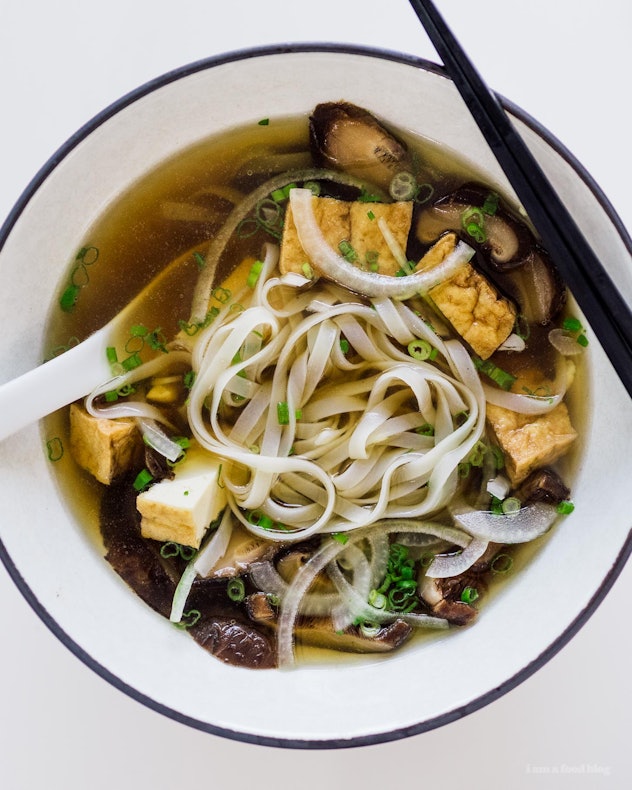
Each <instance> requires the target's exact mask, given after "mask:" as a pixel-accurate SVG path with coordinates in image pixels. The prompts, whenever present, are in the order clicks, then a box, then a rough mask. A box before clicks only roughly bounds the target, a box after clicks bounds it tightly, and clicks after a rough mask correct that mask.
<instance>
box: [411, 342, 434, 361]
mask: <svg viewBox="0 0 632 790" xmlns="http://www.w3.org/2000/svg"><path fill="white" fill-rule="evenodd" d="M433 350H434V351H436V349H433V347H432V346H431V345H430V343H429V342H428V341H427V340H420V339H417V340H412V341H411V342H410V343H409V344H408V353H409V354H410V356H411V357H412V358H413V359H416V360H418V361H419V362H423V361H424V360H426V359H431V358H432V356H431V355H432V352H433Z"/></svg>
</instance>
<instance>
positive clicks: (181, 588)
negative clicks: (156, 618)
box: [169, 562, 197, 623]
mask: <svg viewBox="0 0 632 790" xmlns="http://www.w3.org/2000/svg"><path fill="white" fill-rule="evenodd" d="M196 576H197V571H196V570H195V565H194V564H193V563H192V562H190V563H189V564H188V565H187V567H186V568H185V569H184V572H183V574H182V576H181V577H180V581H179V582H178V586H177V587H176V591H175V592H174V594H173V601H172V603H171V614H170V615H169V619H170V620H171V622H172V623H179V622H180V620H182V615H183V613H184V607H185V606H186V603H187V598H188V597H189V593H190V592H191V587H193V582H194V581H195V577H196Z"/></svg>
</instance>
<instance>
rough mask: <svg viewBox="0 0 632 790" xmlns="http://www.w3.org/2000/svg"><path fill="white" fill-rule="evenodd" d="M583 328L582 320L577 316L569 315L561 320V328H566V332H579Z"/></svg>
mask: <svg viewBox="0 0 632 790" xmlns="http://www.w3.org/2000/svg"><path fill="white" fill-rule="evenodd" d="M583 328H584V327H583V326H582V322H581V321H580V320H579V319H578V318H573V317H569V318H565V319H564V321H563V322H562V329H566V331H567V332H581V330H582V329H583Z"/></svg>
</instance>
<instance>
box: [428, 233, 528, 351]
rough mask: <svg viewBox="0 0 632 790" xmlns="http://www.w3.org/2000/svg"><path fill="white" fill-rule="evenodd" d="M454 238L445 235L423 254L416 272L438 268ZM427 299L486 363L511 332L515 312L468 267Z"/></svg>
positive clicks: (484, 278)
mask: <svg viewBox="0 0 632 790" xmlns="http://www.w3.org/2000/svg"><path fill="white" fill-rule="evenodd" d="M455 244H456V236H455V235H454V234H448V235H446V236H444V237H442V238H441V239H439V241H438V242H437V243H436V244H435V245H434V246H433V247H432V248H431V249H430V250H429V251H428V253H426V255H425V256H424V257H423V258H422V260H421V261H420V262H419V264H418V266H417V269H418V270H422V269H430V268H433V267H434V266H437V265H438V264H440V263H441V262H442V261H443V260H444V259H445V258H446V257H447V256H448V255H449V254H450V253H451V252H452V251H453V249H454V246H455ZM428 296H429V297H430V299H431V300H432V302H433V304H434V305H435V307H436V308H437V310H438V311H439V312H440V313H441V314H442V315H443V316H444V317H445V318H446V319H447V320H448V321H449V322H450V324H451V325H452V326H453V328H454V330H455V331H456V332H457V333H458V334H459V335H460V336H461V337H462V338H463V340H465V342H466V343H467V344H468V345H469V346H470V347H471V348H472V350H473V351H474V352H475V353H476V354H478V356H479V357H480V358H481V359H488V358H489V357H490V356H491V355H492V354H493V353H494V351H496V349H498V348H499V346H501V345H502V344H503V343H504V342H505V340H507V338H508V337H509V335H510V334H511V333H512V332H513V328H514V324H515V322H516V308H515V306H514V305H513V303H512V302H510V301H509V300H508V299H505V298H504V297H503V296H501V295H500V294H499V293H498V291H497V290H496V288H495V287H494V286H493V285H492V284H491V283H490V282H489V280H488V279H487V278H486V277H485V276H484V275H482V274H481V273H480V272H479V271H477V270H476V269H475V268H474V267H473V266H472V265H471V264H470V263H464V264H463V266H460V267H459V268H458V269H457V271H456V272H455V273H454V274H453V275H452V277H450V278H449V279H448V280H446V281H445V282H442V283H440V284H439V285H436V286H435V287H434V288H431V289H430V291H429V293H428Z"/></svg>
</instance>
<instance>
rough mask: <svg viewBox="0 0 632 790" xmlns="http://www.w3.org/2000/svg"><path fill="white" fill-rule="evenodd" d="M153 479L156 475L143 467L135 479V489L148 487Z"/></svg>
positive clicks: (141, 489) (142, 489)
mask: <svg viewBox="0 0 632 790" xmlns="http://www.w3.org/2000/svg"><path fill="white" fill-rule="evenodd" d="M153 479H154V477H153V475H152V473H151V472H150V471H149V470H148V469H142V470H141V471H140V472H139V473H138V474H137V475H136V479H135V480H134V490H135V491H144V490H145V488H147V486H148V485H149V484H150V483H151V482H152V480H153Z"/></svg>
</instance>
